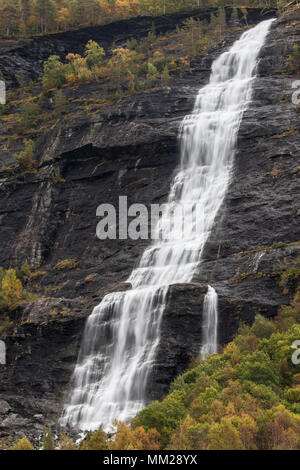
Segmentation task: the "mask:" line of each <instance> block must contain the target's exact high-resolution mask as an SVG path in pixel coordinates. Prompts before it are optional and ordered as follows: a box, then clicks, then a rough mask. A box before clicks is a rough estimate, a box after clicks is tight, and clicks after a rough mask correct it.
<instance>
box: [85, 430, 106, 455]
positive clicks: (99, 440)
mask: <svg viewBox="0 0 300 470" xmlns="http://www.w3.org/2000/svg"><path fill="white" fill-rule="evenodd" d="M107 449H108V444H107V436H106V434H105V432H104V431H103V429H102V427H100V428H99V429H98V430H97V431H95V432H91V433H88V435H87V437H86V438H85V439H84V441H83V442H82V443H81V446H80V450H107Z"/></svg>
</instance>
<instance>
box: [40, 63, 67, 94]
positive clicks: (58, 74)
mask: <svg viewBox="0 0 300 470" xmlns="http://www.w3.org/2000/svg"><path fill="white" fill-rule="evenodd" d="M42 81H43V87H44V89H45V90H46V91H48V90H51V89H57V88H61V87H62V86H63V85H64V84H65V83H66V81H67V80H66V67H65V65H64V64H62V62H61V61H60V58H59V56H57V55H51V56H50V57H49V58H48V60H47V61H46V62H45V63H44V75H43V79H42Z"/></svg>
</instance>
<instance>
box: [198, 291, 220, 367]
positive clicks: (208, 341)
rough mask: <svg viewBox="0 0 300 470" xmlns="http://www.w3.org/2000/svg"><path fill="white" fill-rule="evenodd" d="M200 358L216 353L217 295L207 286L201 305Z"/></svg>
mask: <svg viewBox="0 0 300 470" xmlns="http://www.w3.org/2000/svg"><path fill="white" fill-rule="evenodd" d="M202 331H203V334H202V348H201V357H202V359H207V358H208V357H209V356H211V355H212V354H216V353H217V352H218V294H217V293H216V291H215V289H214V288H213V287H211V286H208V291H207V294H206V296H205V298H204V303H203V323H202Z"/></svg>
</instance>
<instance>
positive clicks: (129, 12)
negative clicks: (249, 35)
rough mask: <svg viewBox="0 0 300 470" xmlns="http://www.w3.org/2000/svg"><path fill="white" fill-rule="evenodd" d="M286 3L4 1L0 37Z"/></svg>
mask: <svg viewBox="0 0 300 470" xmlns="http://www.w3.org/2000/svg"><path fill="white" fill-rule="evenodd" d="M286 3H287V2H286V0H279V1H278V0H0V35H2V36H6V37H12V36H26V35H31V34H47V33H50V32H58V31H66V30H69V29H73V28H80V27H83V26H94V25H103V24H105V23H110V22H112V21H116V20H121V19H126V18H131V17H135V16H139V15H154V16H156V15H164V14H166V13H175V12H178V11H181V10H185V11H186V10H189V9H191V10H192V9H195V8H209V7H216V6H217V7H218V6H225V5H229V6H242V7H246V6H248V7H272V6H274V7H278V6H281V5H284V4H286Z"/></svg>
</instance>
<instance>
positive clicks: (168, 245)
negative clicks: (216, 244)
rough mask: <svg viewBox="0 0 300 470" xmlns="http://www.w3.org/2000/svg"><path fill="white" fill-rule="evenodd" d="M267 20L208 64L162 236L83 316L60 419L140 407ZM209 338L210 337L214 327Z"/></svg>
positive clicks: (220, 174) (204, 230)
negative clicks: (121, 284) (123, 283)
mask: <svg viewBox="0 0 300 470" xmlns="http://www.w3.org/2000/svg"><path fill="white" fill-rule="evenodd" d="M271 21H272V20H271ZM271 21H265V22H262V23H260V24H259V25H258V26H256V27H255V28H253V29H251V30H249V31H247V32H246V33H244V34H243V35H242V36H241V38H240V40H238V41H237V42H236V43H235V44H234V45H233V46H232V48H231V49H230V50H229V51H228V52H225V53H224V54H222V55H221V56H220V57H219V58H218V59H217V60H216V61H215V62H214V63H213V65H212V74H211V78H210V82H209V84H208V85H207V86H205V87H204V88H202V89H201V90H200V92H199V94H198V96H197V99H196V104H195V108H194V111H193V113H192V114H191V115H189V116H186V117H185V118H184V120H183V123H182V126H181V130H180V136H181V142H182V149H181V165H180V168H179V170H178V172H177V174H176V176H175V178H174V181H173V183H172V186H171V190H170V195H169V199H168V203H167V204H166V207H165V210H164V214H163V218H162V219H161V221H160V223H158V226H157V232H158V233H159V240H158V241H156V242H153V244H152V245H151V246H150V247H149V248H148V249H147V250H146V251H145V252H144V254H143V256H142V259H141V261H140V264H139V266H138V267H137V268H136V269H135V270H134V271H133V272H132V274H131V276H130V278H129V279H128V281H127V282H129V283H131V285H132V288H131V290H129V291H127V292H119V293H112V294H109V295H107V296H106V297H105V298H104V299H103V301H102V302H101V304H100V305H98V306H97V307H96V308H95V309H94V311H93V312H92V314H91V315H90V317H89V318H88V321H87V324H86V327H85V331H84V337H83V342H82V346H81V350H80V353H79V357H78V362H77V365H76V368H75V371H74V374H73V379H72V385H73V388H72V391H71V394H70V396H69V400H68V402H67V404H66V405H65V408H64V413H63V416H62V418H61V424H62V425H70V426H73V427H77V428H80V429H83V430H93V429H96V428H97V427H98V426H99V425H100V424H102V425H103V427H104V429H105V430H109V429H110V427H111V425H112V423H113V421H114V420H115V419H118V420H124V421H129V420H130V419H131V418H132V417H134V416H135V415H136V413H137V412H138V411H139V410H140V409H142V408H143V407H144V406H145V404H146V402H147V395H146V387H147V382H148V378H149V374H150V373H151V369H152V366H153V363H154V360H155V352H156V349H157V345H158V343H159V339H160V324H161V319H162V315H163V312H164V309H165V305H166V296H167V292H168V288H169V286H170V285H171V284H175V283H189V282H191V281H192V279H193V276H194V274H195V273H196V270H197V269H198V268H199V264H200V261H201V257H202V252H203V248H204V246H205V243H206V241H207V239H208V237H209V234H210V231H211V229H212V227H213V223H214V221H215V218H216V215H217V213H218V211H219V209H220V207H221V205H222V202H223V200H224V197H225V194H226V190H227V188H228V184H229V180H230V175H231V170H232V164H233V159H234V152H235V146H236V140H237V133H238V130H239V126H240V122H241V119H242V116H243V112H244V111H245V109H246V107H247V105H248V103H249V101H250V98H251V89H252V86H251V84H252V80H253V76H254V73H255V68H256V64H257V57H258V54H259V51H260V49H261V47H262V45H263V43H264V41H265V38H266V35H267V33H268V30H269V28H270V24H271ZM179 206H181V207H182V206H183V207H184V216H185V218H184V221H183V220H182V217H183V215H182V211H179V212H177V211H176V209H177V208H179ZM195 210H196V212H197V217H196V221H195V217H193V214H194V213H195ZM174 213H175V214H176V217H177V218H176V217H175V219H174ZM178 214H179V215H178ZM180 214H181V215H180ZM171 219H172V220H171ZM183 225H184V231H183V234H182V232H181V231H180V233H178V234H177V235H178V236H176V230H178V231H179V230H181V227H182V226H183ZM171 228H172V229H171ZM174 228H175V236H174ZM171 232H172V233H171ZM210 292H211V291H209V293H208V294H209V295H212V294H211V293H210ZM215 327H216V325H215ZM214 334H215V333H214ZM207 338H209V339H208V340H207V344H208V342H209V341H211V337H210V333H209V334H208V335H207ZM213 341H215V340H213ZM204 347H206V346H205V345H204ZM209 347H211V346H209ZM212 348H215V345H213V346H212Z"/></svg>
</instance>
